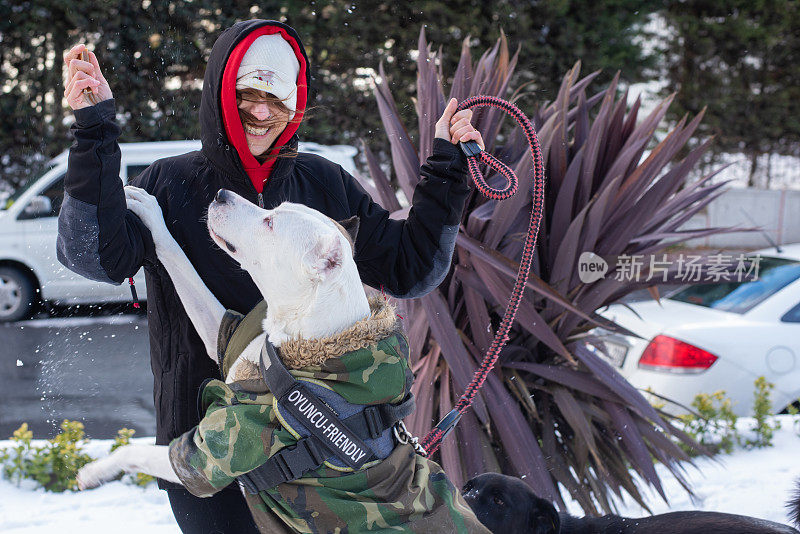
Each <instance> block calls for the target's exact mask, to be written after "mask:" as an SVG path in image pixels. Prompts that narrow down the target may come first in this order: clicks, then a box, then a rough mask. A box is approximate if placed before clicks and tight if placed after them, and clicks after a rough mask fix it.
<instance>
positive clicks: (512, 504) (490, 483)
mask: <svg viewBox="0 0 800 534" xmlns="http://www.w3.org/2000/svg"><path fill="white" fill-rule="evenodd" d="M462 492H463V493H464V500H465V501H467V504H468V505H469V506H470V508H472V511H473V512H475V515H476V516H477V517H478V520H479V521H480V522H481V523H483V524H484V526H486V528H488V529H489V530H491V531H492V532H494V533H501V534H514V533H517V532H520V533H522V532H530V533H531V534H558V533H559V532H560V529H561V522H560V520H559V518H558V513H557V512H556V509H555V507H553V505H552V504H550V503H549V502H547V501H546V500H544V499H540V498H539V497H538V496H537V495H536V494H535V493H534V492H533V490H531V488H529V487H528V485H527V484H525V483H524V482H523V481H522V480H520V479H518V478H515V477H510V476H506V475H500V474H498V473H484V474H482V475H478V476H476V477H475V478H473V479H472V480H470V481H469V482H467V483H466V484H464V488H463V490H462Z"/></svg>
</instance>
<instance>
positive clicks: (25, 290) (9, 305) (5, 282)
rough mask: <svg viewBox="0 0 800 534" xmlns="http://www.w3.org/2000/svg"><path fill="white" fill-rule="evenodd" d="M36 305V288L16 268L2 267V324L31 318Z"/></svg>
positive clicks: (0, 284)
mask: <svg viewBox="0 0 800 534" xmlns="http://www.w3.org/2000/svg"><path fill="white" fill-rule="evenodd" d="M35 304H36V288H35V287H34V285H33V283H32V282H31V279H30V278H29V277H28V275H27V274H26V273H25V272H24V271H22V270H21V269H18V268H16V267H0V323H6V322H12V321H19V320H22V319H27V318H28V317H30V315H31V312H32V311H33V306H34V305H35Z"/></svg>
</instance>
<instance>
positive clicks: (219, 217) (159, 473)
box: [78, 186, 370, 489]
mask: <svg viewBox="0 0 800 534" xmlns="http://www.w3.org/2000/svg"><path fill="white" fill-rule="evenodd" d="M125 196H126V200H127V205H128V208H129V209H130V210H131V211H133V212H134V213H135V214H136V215H137V216H139V218H140V219H142V221H143V222H144V223H145V224H146V225H147V227H148V228H149V229H150V232H151V234H152V236H153V242H154V244H155V248H156V253H157V255H158V259H159V260H160V261H161V263H162V264H163V265H164V267H165V268H166V270H167V272H168V273H169V275H170V277H171V279H172V282H173V284H174V285H175V289H176V291H177V292H178V296H179V297H180V299H181V302H182V304H183V307H184V308H185V310H186V313H187V314H188V315H189V318H190V319H191V321H192V324H193V325H194V327H195V329H196V330H197V333H198V334H199V335H200V338H201V339H202V340H203V343H204V344H205V346H206V350H207V351H208V355H209V357H211V358H212V359H213V360H214V361H217V358H218V357H217V334H218V331H219V327H220V323H221V321H222V317H223V315H224V313H225V309H224V308H223V306H222V304H220V303H219V301H218V300H217V299H216V298H215V297H214V295H213V294H212V293H211V291H209V290H208V288H207V287H206V286H205V284H203V281H202V280H201V279H200V276H199V275H198V274H197V272H196V271H195V270H194V268H193V267H192V265H191V263H190V262H189V259H188V258H187V257H186V255H185V254H184V253H183V250H182V249H181V247H180V246H179V245H178V243H177V242H176V241H175V239H174V238H173V237H172V235H170V233H169V231H168V230H167V227H166V225H165V223H164V218H163V215H162V213H161V208H160V206H159V205H158V202H157V201H156V199H155V198H154V197H153V196H151V195H150V194H148V193H147V192H146V191H144V190H143V189H139V188H137V187H132V186H128V187H126V188H125ZM243 228H246V229H247V232H242V229H243ZM208 230H209V233H210V235H211V237H212V238H213V240H214V241H215V242H216V243H217V245H219V246H220V247H221V248H222V249H223V250H225V251H227V252H228V254H230V255H231V256H232V257H233V258H234V259H235V260H236V261H238V262H239V264H240V265H241V266H242V268H243V269H245V270H246V271H247V272H248V273H249V274H250V276H251V278H252V279H253V281H254V282H255V284H256V286H258V289H259V290H260V291H261V294H262V295H263V297H264V299H265V300H266V302H267V306H268V309H269V313H268V314H267V316H266V317H265V319H264V323H263V326H264V332H265V333H264V334H262V335H261V336H260V337H257V338H256V339H255V340H253V341H252V342H251V343H250V344H249V345H248V346H247V348H246V349H245V350H244V352H242V354H241V356H240V357H239V359H238V360H237V362H236V364H234V368H231V370H230V372H229V373H228V379H227V380H228V382H231V381H232V380H233V377H234V376H235V375H236V372H235V367H236V365H238V364H240V363H242V362H243V361H248V362H252V363H253V364H256V365H257V364H258V362H259V355H260V351H261V347H262V346H263V344H264V338H265V336H266V335H267V334H268V335H269V339H270V341H271V342H272V344H273V345H275V346H276V347H277V346H280V345H281V343H282V342H284V341H287V340H290V339H297V338H302V339H308V338H321V337H326V336H330V335H332V334H335V333H337V332H340V331H342V330H344V329H345V328H347V327H349V326H350V325H352V324H354V323H356V322H357V321H359V320H361V319H364V318H366V317H368V316H369V315H370V307H369V303H368V300H367V297H366V294H365V292H364V288H363V286H362V284H361V280H360V278H359V275H358V271H357V269H356V264H355V261H354V260H353V251H352V245H351V241H350V240H349V239H348V238H347V237H346V236H345V232H344V229H343V228H342V227H341V226H340V225H338V224H337V223H335V222H334V221H333V220H332V219H330V218H329V217H326V216H325V215H323V214H321V213H319V212H318V211H316V210H313V209H311V208H308V207H306V206H303V205H301V204H293V203H289V202H284V203H283V204H281V205H280V206H278V207H277V208H275V209H273V210H263V209H261V208H259V207H257V206H255V205H254V204H251V203H249V202H247V201H246V200H244V199H243V198H241V197H239V196H238V195H236V194H234V193H232V192H230V191H226V190H221V191H220V192H219V193H217V196H216V199H215V200H214V202H212V203H211V206H210V207H209V209H208ZM243 236H246V238H244V237H243ZM331 310H336V313H331ZM122 472H125V473H136V472H140V473H146V474H148V475H152V476H155V477H158V478H161V479H164V480H169V481H171V482H176V483H180V480H179V478H178V476H177V474H176V473H175V471H174V470H173V467H172V465H171V463H170V460H169V447H168V446H163V445H128V446H124V447H120V448H118V449H117V450H116V451H114V452H113V453H111V454H110V455H109V456H107V457H106V458H103V459H101V460H97V461H95V462H92V463H90V464H88V465H86V466H85V467H83V468H82V469H81V470H80V471H79V473H78V487H79V488H80V489H87V488H92V487H96V486H99V485H100V484H103V483H104V482H107V481H109V480H112V479H113V478H115V477H116V476H117V475H119V474H120V473H122Z"/></svg>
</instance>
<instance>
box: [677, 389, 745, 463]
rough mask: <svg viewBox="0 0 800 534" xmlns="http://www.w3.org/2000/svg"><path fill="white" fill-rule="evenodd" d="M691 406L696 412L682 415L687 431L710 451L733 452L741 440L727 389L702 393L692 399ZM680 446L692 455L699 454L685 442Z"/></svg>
mask: <svg viewBox="0 0 800 534" xmlns="http://www.w3.org/2000/svg"><path fill="white" fill-rule="evenodd" d="M692 407H693V408H694V409H695V410H697V413H693V414H687V415H682V416H681V417H680V419H681V421H683V424H684V430H685V431H686V432H687V433H688V434H689V435H690V436H692V437H693V438H694V439H695V440H696V441H697V442H698V443H699V444H700V445H702V446H703V447H704V448H705V449H706V450H707V451H709V452H711V453H714V454H717V453H720V452H724V453H726V454H730V453H731V452H733V448H734V446H736V444H738V443H739V433H738V432H737V430H736V420H737V417H736V414H734V413H733V409H732V408H731V400H730V399H729V398H727V397H725V392H724V391H721V390H720V391H717V392H715V393H712V394H710V395H709V394H708V393H700V394H699V395H697V396H695V398H694V400H693V401H692ZM679 445H680V446H681V448H682V449H683V450H685V451H686V452H687V453H688V454H690V455H692V456H697V455H698V453H699V451H697V449H695V448H694V447H690V446H688V445H685V444H683V443H679Z"/></svg>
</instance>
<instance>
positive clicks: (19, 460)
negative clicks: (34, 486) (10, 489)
mask: <svg viewBox="0 0 800 534" xmlns="http://www.w3.org/2000/svg"><path fill="white" fill-rule="evenodd" d="M32 439H33V432H31V431H30V430H28V423H22V426H20V427H19V428H18V429H16V430H15V431H14V435H13V436H11V441H13V442H15V443H16V445H14V446H13V447H11V448H10V449H8V450H4V451H2V453H0V464H2V465H3V476H5V477H6V478H7V479H9V480H14V478H16V479H17V485H19V483H20V481H21V480H22V479H23V478H26V474H27V472H28V464H29V462H30V460H29V459H28V456H29V453H30V448H31V440H32Z"/></svg>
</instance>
